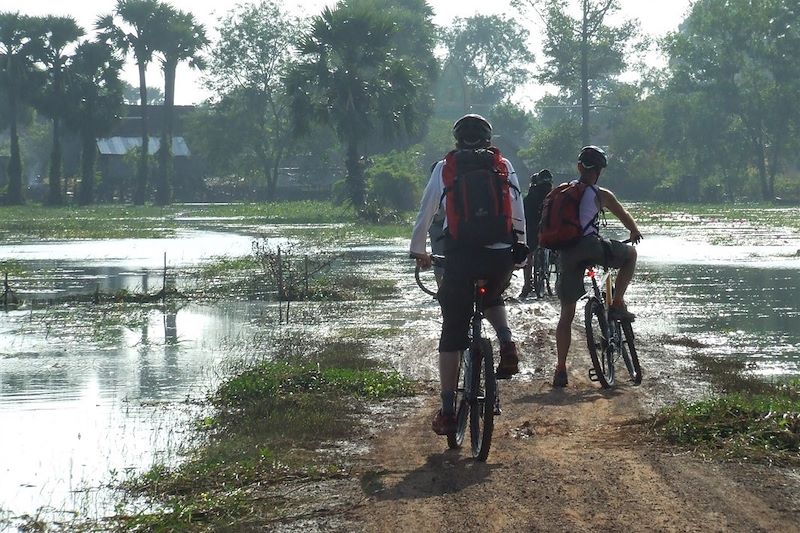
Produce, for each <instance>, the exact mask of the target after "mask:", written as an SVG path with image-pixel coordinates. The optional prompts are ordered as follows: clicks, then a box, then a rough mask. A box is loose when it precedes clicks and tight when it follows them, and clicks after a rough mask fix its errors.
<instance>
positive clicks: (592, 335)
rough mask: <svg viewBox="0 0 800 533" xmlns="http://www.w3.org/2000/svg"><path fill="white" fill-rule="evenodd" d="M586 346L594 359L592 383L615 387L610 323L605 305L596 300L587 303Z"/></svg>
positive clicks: (590, 374) (591, 374) (591, 373)
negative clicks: (596, 382) (609, 333)
mask: <svg viewBox="0 0 800 533" xmlns="http://www.w3.org/2000/svg"><path fill="white" fill-rule="evenodd" d="M585 319H586V344H587V346H588V348H589V356H590V357H591V358H592V366H593V367H594V369H593V372H592V371H590V372H589V378H590V379H591V380H592V381H598V382H599V383H600V385H601V386H602V387H603V388H604V389H607V388H609V387H612V386H613V385H614V362H613V357H612V354H611V350H610V345H609V339H608V323H607V322H606V315H605V311H604V309H603V304H601V303H600V302H599V301H597V300H596V299H595V298H590V299H589V301H588V302H586V309H585Z"/></svg>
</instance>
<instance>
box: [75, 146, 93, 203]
mask: <svg viewBox="0 0 800 533" xmlns="http://www.w3.org/2000/svg"><path fill="white" fill-rule="evenodd" d="M95 142H96V141H95V136H94V132H92V131H84V132H82V134H81V186H80V189H79V190H78V203H79V204H80V205H89V204H91V203H92V202H93V201H94V162H95V159H96V157H97V145H96V144H95Z"/></svg>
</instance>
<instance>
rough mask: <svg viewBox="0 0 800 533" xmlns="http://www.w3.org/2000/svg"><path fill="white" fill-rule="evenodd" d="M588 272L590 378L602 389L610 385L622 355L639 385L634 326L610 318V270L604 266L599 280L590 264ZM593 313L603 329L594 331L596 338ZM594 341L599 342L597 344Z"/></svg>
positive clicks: (611, 295) (611, 280)
mask: <svg viewBox="0 0 800 533" xmlns="http://www.w3.org/2000/svg"><path fill="white" fill-rule="evenodd" d="M587 275H588V276H589V278H590V279H591V281H592V294H591V296H589V297H588V301H587V303H586V334H587V343H588V344H589V354H590V355H591V357H592V364H593V368H592V369H591V370H589V379H590V380H592V381H599V382H600V384H601V385H602V386H603V387H604V388H608V387H611V386H613V385H614V379H615V370H614V365H615V363H616V362H617V361H618V360H619V358H620V357H621V358H622V360H623V361H624V363H625V367H626V368H627V370H628V373H629V374H630V375H631V379H632V380H633V382H634V384H639V383H640V382H641V380H642V371H641V367H640V365H639V358H638V356H637V354H636V348H635V346H634V339H633V329H632V327H631V325H630V323H628V322H622V321H620V320H609V308H610V306H611V302H612V301H613V299H614V277H613V271H612V269H610V268H607V267H603V274H602V276H601V279H600V281H599V282H598V280H597V271H596V268H595V267H593V266H592V267H589V268H588V271H587ZM601 286H602V289H601V288H600V287H601ZM595 312H601V315H600V316H598V317H597V322H598V323H597V327H598V329H601V330H602V331H598V332H597V333H600V337H599V339H594V335H595V332H594V331H592V329H593V326H592V323H593V320H591V318H592V316H593V314H594V313H595ZM596 340H599V341H600V343H599V344H597V343H596Z"/></svg>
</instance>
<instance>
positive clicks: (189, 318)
mask: <svg viewBox="0 0 800 533" xmlns="http://www.w3.org/2000/svg"><path fill="white" fill-rule="evenodd" d="M228 222H229V221H224V220H218V221H215V220H212V219H205V220H203V221H202V225H203V228H204V229H202V230H201V229H197V230H192V229H186V230H183V231H181V232H179V233H177V234H176V235H175V236H174V237H171V238H170V239H118V240H106V241H68V242H67V241H64V242H19V243H14V244H6V245H0V258H2V260H4V261H14V262H15V263H16V264H18V265H22V266H23V267H24V269H25V270H26V271H28V272H30V273H31V275H29V276H27V277H21V278H19V279H12V286H13V287H14V289H15V290H16V291H17V295H18V297H19V298H21V299H22V301H23V305H22V306H21V307H19V308H17V309H9V310H8V311H3V312H2V319H0V428H2V430H0V434H1V435H2V438H0V457H2V458H3V459H1V460H0V529H2V520H3V519H6V520H9V521H11V522H12V523H13V522H14V521H17V520H19V519H20V517H21V516H23V515H29V516H47V517H50V518H52V519H56V520H68V519H69V518H70V517H71V516H72V514H73V513H75V512H79V513H81V514H83V515H89V516H102V515H104V514H108V513H111V512H113V510H114V509H113V502H114V500H113V496H114V495H113V493H111V492H109V491H107V490H104V488H103V487H104V486H106V485H107V484H108V483H109V482H111V481H114V480H115V479H116V480H119V479H122V478H124V477H125V475H126V473H128V472H131V471H141V470H143V469H145V468H147V467H148V466H150V465H152V464H153V463H154V462H156V461H157V462H164V463H169V462H171V461H174V460H177V459H178V458H179V455H180V451H181V449H182V445H183V444H184V443H185V438H186V434H187V423H188V422H189V421H190V420H192V419H193V417H195V416H196V415H197V414H198V412H197V410H198V409H199V407H197V402H194V401H193V400H196V399H200V398H203V396H204V395H205V394H206V393H207V392H208V391H209V390H210V389H211V388H212V387H213V386H214V384H215V383H217V382H218V380H219V379H220V378H221V377H222V376H224V375H225V374H226V372H228V370H229V369H230V368H232V367H233V368H235V367H236V366H237V365H240V364H242V361H247V360H253V359H257V358H259V357H269V356H270V353H271V352H274V351H275V350H278V349H283V348H285V347H287V346H290V345H291V338H292V336H296V335H303V336H313V337H314V338H319V339H325V338H337V337H353V338H364V339H368V340H369V342H370V343H371V345H372V346H373V347H374V354H375V356H376V357H380V358H382V359H384V360H386V361H388V362H389V363H390V364H391V366H393V367H394V368H397V369H398V370H400V371H401V372H403V373H405V374H408V375H410V376H413V377H415V378H419V379H425V380H427V379H434V378H435V376H436V366H435V360H434V358H433V357H431V355H432V353H433V351H434V350H435V346H436V338H437V334H438V333H437V328H438V322H437V319H438V316H439V311H438V307H437V306H436V304H435V302H433V301H432V300H430V298H429V297H427V296H425V295H424V294H423V293H422V292H421V291H419V290H418V289H417V288H416V286H415V284H414V280H413V275H412V272H413V271H412V263H411V261H409V260H408V259H407V253H406V250H407V246H408V243H407V241H406V240H403V239H397V240H387V241H384V242H364V241H363V240H360V241H357V240H335V239H330V240H325V242H327V243H328V244H324V243H322V244H321V243H315V250H322V251H325V252H330V253H332V254H336V256H337V259H336V261H335V262H334V263H333V268H334V273H335V274H336V273H340V274H345V273H346V274H348V275H358V274H365V275H367V276H369V277H372V278H379V279H382V280H387V283H388V284H389V285H392V284H393V285H394V286H395V287H396V291H395V292H394V293H393V294H392V296H391V297H390V298H376V299H374V300H372V301H364V300H355V299H353V300H351V301H349V300H347V299H346V298H345V299H344V301H337V302H325V301H322V302H305V303H299V302H297V303H293V304H292V308H291V321H290V323H289V324H288V325H286V324H279V323H278V311H277V307H276V304H275V303H268V302H264V301H262V300H259V299H250V298H246V297H237V298H235V299H234V298H230V299H222V300H220V299H214V300H208V301H173V302H169V301H168V302H167V303H165V304H162V303H161V302H152V303H149V304H128V305H125V306H120V305H115V306H109V305H102V304H101V305H96V304H93V303H92V302H90V301H89V302H82V303H74V304H68V303H64V301H63V300H60V299H58V298H57V297H60V296H64V295H70V294H75V295H79V294H91V293H92V292H93V291H96V290H101V291H117V290H120V289H125V290H128V291H132V292H148V293H155V292H157V291H158V290H159V289H160V288H161V287H162V284H163V267H164V253H165V252H166V254H167V265H168V270H169V271H171V272H178V273H180V272H184V271H185V270H186V269H188V268H191V267H196V266H199V265H203V264H204V263H210V262H213V261H214V258H215V257H219V256H226V257H241V256H247V255H249V254H251V253H252V243H253V240H254V237H253V235H256V234H265V235H266V236H267V237H268V239H271V241H270V242H272V243H280V244H287V243H289V242H291V239H287V238H285V236H284V232H285V230H286V227H280V226H274V227H260V228H258V231H256V230H255V229H253V228H243V227H241V226H237V227H235V228H231V227H229V226H228ZM325 229H330V228H329V227H327V226H320V231H322V230H325ZM608 229H609V232H610V233H614V232H615V231H618V229H616V230H615V228H614V227H610V228H608ZM642 229H643V233H644V234H645V240H644V241H643V242H642V244H641V245H640V246H639V257H640V259H639V269H638V274H637V278H636V281H635V284H634V285H633V286H632V288H631V292H630V297H629V300H630V305H631V308H632V310H633V311H634V312H636V313H637V316H638V317H639V318H638V319H637V321H636V324H635V328H636V331H637V333H638V335H639V344H640V345H641V349H640V351H641V355H640V357H641V358H642V364H643V366H644V367H645V369H646V372H647V376H646V378H645V379H646V381H645V384H644V385H643V386H645V387H646V386H647V380H648V379H650V380H653V381H661V382H667V381H668V382H670V384H671V385H672V386H675V387H678V388H681V384H680V382H679V381H680V380H677V379H676V376H678V375H679V374H680V371H681V369H683V368H686V367H688V366H689V365H690V364H691V363H690V355H691V354H696V353H702V354H704V355H709V356H713V357H730V358H737V359H741V360H743V361H745V362H746V363H747V365H748V368H749V369H750V371H751V372H753V373H755V374H757V375H759V376H762V377H763V378H764V379H782V378H784V377H787V376H798V375H800V311H799V310H798V306H797V304H796V297H797V294H798V290H797V289H798V284H800V268H798V267H800V257H798V251H800V236H798V235H796V234H794V233H793V232H791V231H788V230H779V231H777V234H776V231H775V230H774V229H771V230H769V231H766V230H764V229H763V228H758V227H752V226H748V225H746V224H738V225H736V226H735V227H731V225H730V224H724V223H719V222H714V221H703V220H700V221H690V220H685V219H683V218H681V214H680V213H677V214H674V218H672V219H671V220H667V222H666V223H658V224H655V223H653V224H649V225H646V226H644V227H643V228H642ZM334 277H335V276H334ZM188 282H189V280H185V279H182V278H181V275H180V274H177V277H176V278H175V283H176V285H177V286H178V287H181V286H182V285H181V284H183V283H188ZM520 283H521V281H520V279H519V278H516V279H515V280H514V285H513V287H512V289H511V290H510V291H509V293H508V294H509V295H512V294H518V292H519V285H520ZM26 302H27V303H26ZM31 302H37V303H36V304H35V305H34V304H32V303H31ZM510 312H511V316H512V321H513V323H514V324H515V325H516V326H515V328H516V334H517V335H518V336H524V335H530V334H532V333H533V332H534V330H536V329H543V328H544V329H548V330H552V328H553V327H554V326H555V320H556V318H557V317H556V313H557V303H556V302H555V301H554V300H552V299H551V300H546V301H543V302H537V301H535V300H529V301H525V302H522V303H511V304H510ZM579 318H580V317H579ZM579 318H578V319H576V323H577V320H579ZM400 333H403V334H402V335H398V334H400ZM648 344H658V345H659V346H667V347H669V349H670V353H671V354H673V357H672V358H670V359H668V360H663V359H658V360H655V359H651V358H649V357H648V353H647V349H646V347H647V346H648ZM553 360H554V355H553V354H535V355H533V356H532V357H530V358H529V359H528V360H527V361H526V362H525V363H524V365H523V370H524V373H525V374H527V375H528V376H529V377H532V379H539V378H541V379H546V378H547V377H549V374H547V373H545V374H546V376H545V375H541V374H540V372H541V369H542V368H543V367H544V368H546V369H548V370H549V368H550V366H551V365H552V362H553ZM587 363H588V358H587V360H586V361H576V362H575V363H574V364H587ZM692 385H696V384H692ZM686 388H687V389H688V388H690V387H688V386H687V387H686Z"/></svg>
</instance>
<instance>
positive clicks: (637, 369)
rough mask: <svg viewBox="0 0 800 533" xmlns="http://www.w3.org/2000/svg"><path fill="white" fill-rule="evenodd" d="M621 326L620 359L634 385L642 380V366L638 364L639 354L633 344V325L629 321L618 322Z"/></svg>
mask: <svg viewBox="0 0 800 533" xmlns="http://www.w3.org/2000/svg"><path fill="white" fill-rule="evenodd" d="M620 325H621V326H622V342H621V343H620V351H622V360H623V361H625V367H626V368H627V369H628V373H629V374H630V375H631V381H633V383H634V385H638V384H640V383H641V382H642V367H641V365H639V356H638V355H637V353H636V345H635V344H634V337H633V326H631V323H630V322H620Z"/></svg>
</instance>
